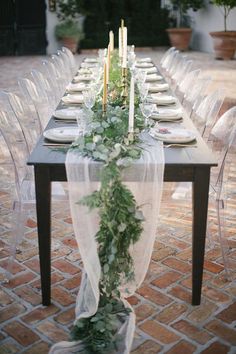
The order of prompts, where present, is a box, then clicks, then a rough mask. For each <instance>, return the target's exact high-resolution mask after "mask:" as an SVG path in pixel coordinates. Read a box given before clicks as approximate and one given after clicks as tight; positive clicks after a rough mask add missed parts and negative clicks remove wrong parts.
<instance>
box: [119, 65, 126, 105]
mask: <svg viewBox="0 0 236 354" xmlns="http://www.w3.org/2000/svg"><path fill="white" fill-rule="evenodd" d="M121 87H122V91H121V97H122V98H123V104H124V105H127V97H128V87H127V68H122V81H121Z"/></svg>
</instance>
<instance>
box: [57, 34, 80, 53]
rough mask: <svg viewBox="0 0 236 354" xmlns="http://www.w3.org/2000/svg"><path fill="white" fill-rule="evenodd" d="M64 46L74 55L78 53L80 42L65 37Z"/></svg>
mask: <svg viewBox="0 0 236 354" xmlns="http://www.w3.org/2000/svg"><path fill="white" fill-rule="evenodd" d="M61 41H62V43H63V46H65V47H66V48H69V49H70V50H71V51H72V53H74V54H75V53H76V52H77V46H78V41H77V39H74V38H71V37H64V38H62V39H61Z"/></svg>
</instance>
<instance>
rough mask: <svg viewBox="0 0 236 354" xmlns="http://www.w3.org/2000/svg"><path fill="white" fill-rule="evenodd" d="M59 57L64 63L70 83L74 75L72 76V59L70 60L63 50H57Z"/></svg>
mask: <svg viewBox="0 0 236 354" xmlns="http://www.w3.org/2000/svg"><path fill="white" fill-rule="evenodd" d="M57 55H58V57H59V58H60V59H61V61H62V62H63V66H64V70H65V71H66V75H67V77H68V79H69V81H71V80H72V78H73V76H74V75H73V74H72V70H71V66H70V59H69V57H68V55H67V54H66V53H65V52H63V51H62V50H57Z"/></svg>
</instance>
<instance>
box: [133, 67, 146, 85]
mask: <svg viewBox="0 0 236 354" xmlns="http://www.w3.org/2000/svg"><path fill="white" fill-rule="evenodd" d="M146 77H147V72H146V71H145V70H138V71H137V74H136V79H137V82H138V83H140V84H144V82H145V81H146Z"/></svg>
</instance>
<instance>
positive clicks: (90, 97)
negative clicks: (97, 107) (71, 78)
mask: <svg viewBox="0 0 236 354" xmlns="http://www.w3.org/2000/svg"><path fill="white" fill-rule="evenodd" d="M83 97H84V104H85V106H86V108H88V110H89V112H90V114H92V107H93V106H94V104H95V100H96V91H95V90H94V89H93V88H90V89H89V90H87V91H83Z"/></svg>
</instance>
